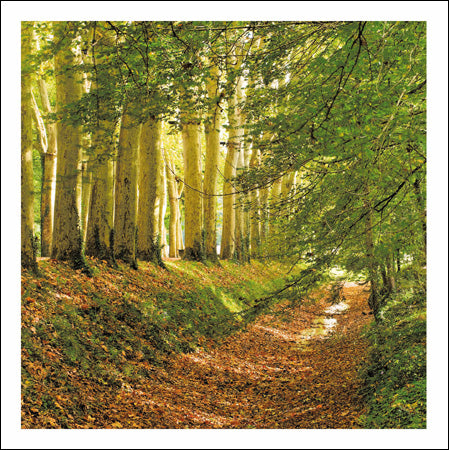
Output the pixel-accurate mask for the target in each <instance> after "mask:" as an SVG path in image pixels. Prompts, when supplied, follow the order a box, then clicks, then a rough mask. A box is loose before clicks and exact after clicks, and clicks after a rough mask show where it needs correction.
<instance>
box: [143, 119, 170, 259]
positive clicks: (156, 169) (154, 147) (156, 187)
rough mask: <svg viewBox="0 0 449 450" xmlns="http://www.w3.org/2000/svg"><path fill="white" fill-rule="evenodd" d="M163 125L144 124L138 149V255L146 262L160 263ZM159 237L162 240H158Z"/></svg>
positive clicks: (152, 121) (156, 120) (155, 120)
mask: <svg viewBox="0 0 449 450" xmlns="http://www.w3.org/2000/svg"><path fill="white" fill-rule="evenodd" d="M161 129H162V122H161V121H160V120H158V119H157V118H155V117H150V118H149V119H148V120H147V121H146V122H144V123H143V124H142V132H141V135H140V150H139V154H140V156H139V208H138V210H139V212H138V221H137V229H138V231H137V256H138V257H139V258H140V259H142V260H144V261H152V262H153V263H155V264H160V263H161V261H162V260H161V249H160V244H161V243H160V241H159V242H158V240H160V230H159V221H160V218H159V215H160V207H161V197H162V180H161V175H160V172H161V170H162V169H163V168H164V167H163V155H162V146H161ZM158 236H159V237H158Z"/></svg>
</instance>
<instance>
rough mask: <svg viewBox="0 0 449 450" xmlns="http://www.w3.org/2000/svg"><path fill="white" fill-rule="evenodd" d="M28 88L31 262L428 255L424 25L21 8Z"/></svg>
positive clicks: (400, 260)
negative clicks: (53, 16) (93, 17)
mask: <svg viewBox="0 0 449 450" xmlns="http://www.w3.org/2000/svg"><path fill="white" fill-rule="evenodd" d="M21 85H22V97H21V115H22V122H21V123H22V126H21V133H22V205H21V212H22V216H21V219H22V228H21V250H22V266H23V267H25V268H31V269H36V257H37V255H40V256H49V257H51V258H55V259H59V260H64V261H70V262H71V263H72V264H73V265H74V267H75V268H78V269H82V270H84V271H85V272H87V273H88V272H89V268H88V265H87V263H86V261H85V255H88V256H91V257H95V258H99V259H102V260H105V261H108V262H109V263H110V264H116V261H117V260H121V261H123V262H125V263H127V264H130V265H131V266H132V267H135V268H137V267H138V266H137V261H138V260H142V261H152V262H154V263H156V264H160V265H163V257H168V256H170V257H179V256H182V257H183V258H185V259H187V260H196V261H207V260H208V261H212V262H216V261H218V260H219V259H235V260H237V261H249V260H250V259H251V258H263V259H265V258H286V259H288V260H289V261H291V263H292V264H294V263H298V262H301V263H304V264H305V265H306V267H307V268H306V269H305V270H303V271H302V272H301V275H300V278H299V279H295V280H293V281H292V284H295V285H304V286H310V285H312V284H313V283H315V282H316V281H318V280H319V278H320V276H321V274H323V273H324V272H325V271H326V270H328V269H329V268H331V267H334V266H340V267H343V268H346V269H348V270H353V271H356V272H363V273H365V274H366V278H367V280H369V282H370V287H371V296H370V301H369V302H370V306H371V308H372V310H373V312H374V313H375V314H376V313H377V311H378V310H379V307H380V306H381V301H382V298H383V296H384V294H385V292H387V293H388V292H392V291H394V289H395V283H396V278H397V274H398V272H400V271H401V268H402V267H403V266H404V265H405V264H410V263H412V264H414V265H416V267H418V268H421V267H424V266H425V264H426V179H425V176H426V24H425V22H163V21H162V22H139V21H134V22H125V21H123V22H107V21H104V22H101V21H98V22H93V21H92V22H22V79H21ZM33 155H34V156H33ZM36 158H39V159H40V164H41V166H38V165H36V163H34V165H33V159H34V160H36ZM218 249H219V250H218Z"/></svg>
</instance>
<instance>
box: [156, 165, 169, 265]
mask: <svg viewBox="0 0 449 450" xmlns="http://www.w3.org/2000/svg"><path fill="white" fill-rule="evenodd" d="M159 176H160V184H161V195H160V207H159V221H158V223H159V236H160V244H159V245H160V249H161V250H160V251H161V258H167V256H168V251H167V228H166V227H165V214H166V212H167V177H166V175H165V165H164V160H163V159H162V164H161V167H160V173H159Z"/></svg>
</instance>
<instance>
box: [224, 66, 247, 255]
mask: <svg viewBox="0 0 449 450" xmlns="http://www.w3.org/2000/svg"><path fill="white" fill-rule="evenodd" d="M240 62H241V60H240V59H239V58H236V70H238V69H239V68H240ZM241 88H242V79H241V77H238V78H237V81H236V86H235V89H234V92H232V94H231V96H230V99H229V112H228V117H229V140H228V152H227V154H226V160H225V167H224V184H223V231H222V237H221V249H220V250H221V253H220V257H221V259H231V258H233V256H234V252H235V209H234V206H235V194H234V192H235V189H234V186H233V179H234V178H235V176H236V167H237V161H238V156H239V151H240V147H241V140H240V129H239V128H240V111H239V110H238V102H239V99H240V98H241Z"/></svg>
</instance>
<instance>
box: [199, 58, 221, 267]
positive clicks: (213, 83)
mask: <svg viewBox="0 0 449 450" xmlns="http://www.w3.org/2000/svg"><path fill="white" fill-rule="evenodd" d="M219 75H220V72H219V67H218V61H216V60H214V59H213V58H212V59H211V61H210V70H209V77H208V79H207V93H208V101H209V104H208V115H207V119H206V121H205V124H204V132H205V135H206V164H205V168H204V202H203V208H204V234H205V249H204V250H205V253H206V258H207V259H209V260H212V261H216V260H217V259H218V255H217V230H216V226H217V224H216V220H217V197H216V194H217V181H218V163H219V157H220V125H221V120H220V119H221V105H220V101H221V98H222V93H221V92H220V87H219V83H220V78H219Z"/></svg>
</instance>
